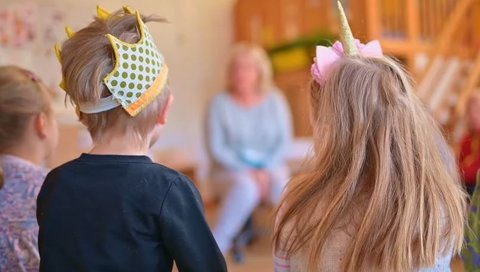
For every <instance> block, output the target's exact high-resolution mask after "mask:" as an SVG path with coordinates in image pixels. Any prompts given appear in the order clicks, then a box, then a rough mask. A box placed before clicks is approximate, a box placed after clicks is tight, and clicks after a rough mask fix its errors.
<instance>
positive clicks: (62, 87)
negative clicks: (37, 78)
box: [58, 80, 67, 92]
mask: <svg viewBox="0 0 480 272" xmlns="http://www.w3.org/2000/svg"><path fill="white" fill-rule="evenodd" d="M58 87H60V88H61V89H62V90H64V91H65V92H66V91H67V88H66V87H65V81H63V80H62V81H61V82H60V84H58Z"/></svg>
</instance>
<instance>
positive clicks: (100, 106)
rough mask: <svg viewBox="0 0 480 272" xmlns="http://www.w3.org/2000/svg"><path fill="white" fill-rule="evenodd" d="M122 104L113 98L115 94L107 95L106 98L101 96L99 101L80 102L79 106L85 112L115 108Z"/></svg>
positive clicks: (97, 111)
mask: <svg viewBox="0 0 480 272" xmlns="http://www.w3.org/2000/svg"><path fill="white" fill-rule="evenodd" d="M119 106H121V105H120V103H118V101H117V100H115V99H114V98H113V95H111V96H107V97H104V98H100V100H99V101H98V103H95V104H94V103H80V104H79V105H78V108H79V110H80V111H81V112H83V113H87V114H90V113H99V112H104V111H108V110H111V109H114V108H116V107H119Z"/></svg>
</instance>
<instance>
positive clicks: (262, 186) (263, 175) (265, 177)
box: [250, 169, 271, 201]
mask: <svg viewBox="0 0 480 272" xmlns="http://www.w3.org/2000/svg"><path fill="white" fill-rule="evenodd" d="M250 174H251V175H252V177H253V179H254V180H255V182H256V184H257V187H258V190H259V191H260V199H261V200H262V201H265V200H267V198H268V196H269V193H270V186H271V184H270V183H271V177H270V173H268V171H266V170H261V169H259V170H257V169H255V170H252V171H251V172H250Z"/></svg>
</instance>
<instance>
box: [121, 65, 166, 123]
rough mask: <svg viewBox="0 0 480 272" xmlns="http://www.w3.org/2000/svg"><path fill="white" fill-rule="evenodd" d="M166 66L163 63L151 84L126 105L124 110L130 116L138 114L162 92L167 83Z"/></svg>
mask: <svg viewBox="0 0 480 272" xmlns="http://www.w3.org/2000/svg"><path fill="white" fill-rule="evenodd" d="M167 76H168V66H167V65H166V64H165V65H164V66H163V67H162V71H161V72H160V74H159V75H158V77H157V79H155V81H154V82H153V84H152V86H150V88H148V90H147V91H146V92H145V93H144V94H142V96H140V97H139V98H138V100H137V101H136V102H135V103H133V104H131V105H130V106H128V108H126V109H125V110H126V111H127V112H128V114H130V116H136V115H137V114H139V113H140V112H141V111H142V110H143V109H144V108H145V107H146V106H147V105H148V104H150V102H152V101H153V100H154V99H155V98H156V97H157V96H158V95H159V94H160V93H162V91H163V89H164V88H165V85H166V83H167Z"/></svg>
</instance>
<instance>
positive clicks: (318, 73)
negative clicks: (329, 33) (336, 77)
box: [312, 46, 340, 84]
mask: <svg viewBox="0 0 480 272" xmlns="http://www.w3.org/2000/svg"><path fill="white" fill-rule="evenodd" d="M338 59H340V55H338V54H337V53H336V52H335V50H332V48H331V47H325V46H317V53H316V58H315V63H314V64H313V66H312V76H313V77H314V78H315V80H316V81H317V82H318V83H320V84H322V83H323V82H325V79H326V74H327V72H328V70H329V69H330V67H331V66H332V65H333V64H334V63H335V62H336V61H337V60H338Z"/></svg>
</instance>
